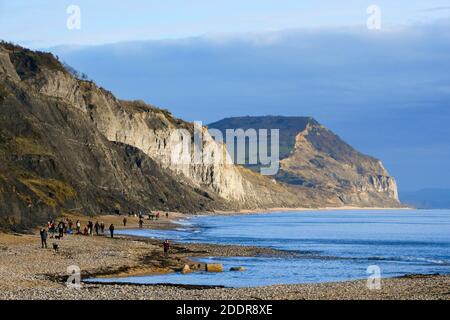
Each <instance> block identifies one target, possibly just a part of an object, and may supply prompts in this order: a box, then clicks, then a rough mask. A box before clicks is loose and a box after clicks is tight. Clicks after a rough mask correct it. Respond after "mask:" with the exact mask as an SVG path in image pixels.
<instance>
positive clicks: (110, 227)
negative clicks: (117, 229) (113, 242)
mask: <svg viewBox="0 0 450 320" xmlns="http://www.w3.org/2000/svg"><path fill="white" fill-rule="evenodd" d="M109 233H110V234H111V238H114V225H113V224H111V225H110V226H109Z"/></svg>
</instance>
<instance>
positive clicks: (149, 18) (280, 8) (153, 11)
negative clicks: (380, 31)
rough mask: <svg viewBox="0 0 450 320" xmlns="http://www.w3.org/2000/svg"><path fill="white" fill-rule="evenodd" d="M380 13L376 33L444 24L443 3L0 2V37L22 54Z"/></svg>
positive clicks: (351, 21) (340, 22) (448, 6)
mask: <svg viewBox="0 0 450 320" xmlns="http://www.w3.org/2000/svg"><path fill="white" fill-rule="evenodd" d="M72 4H75V5H78V6H79V7H80V9H81V21H82V24H81V29H80V30H68V29H67V28H66V20H67V17H68V14H67V13H66V9H67V7H68V6H69V5H72ZM371 4H376V5H378V6H379V7H380V8H381V10H382V21H383V27H385V28H388V27H393V26H401V25H405V24H412V23H423V22H429V21H430V20H435V19H439V18H445V17H448V15H449V12H450V1H449V0H422V1H407V0H395V1H392V0H376V1H375V0H370V1H366V0H346V1H338V0H328V1H327V0H321V1H316V0H226V1H225V0H214V1H212V0H165V1H161V0H128V1H123V0H120V1H114V0H96V1H92V0H89V1H88V0H69V1H67V0H59V1H54V0H33V1H29V0H14V1H11V0H0V38H2V39H6V40H10V41H14V42H17V43H19V44H22V45H26V46H29V47H34V48H37V47H48V46H55V45H61V44H103V43H110V42H119V41H129V40H149V39H167V38H182V37H192V36H199V35H204V34H223V33H226V34H228V33H242V32H266V31H274V30H283V29H291V28H330V27H343V26H360V25H365V22H366V19H367V13H366V9H367V7H368V6H369V5H371Z"/></svg>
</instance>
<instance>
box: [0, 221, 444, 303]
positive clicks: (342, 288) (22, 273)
mask: <svg viewBox="0 0 450 320" xmlns="http://www.w3.org/2000/svg"><path fill="white" fill-rule="evenodd" d="M171 218H176V217H173V216H171ZM118 219H119V218H114V217H104V220H105V221H107V222H108V223H110V222H111V221H114V222H116V225H120V220H118ZM135 223H136V222H135V221H130V226H134V227H136V226H135V225H134V224H135ZM171 226H172V225H171V221H170V220H169V219H167V220H164V219H161V221H159V222H155V223H152V224H151V226H147V227H151V228H170V227H171ZM53 241H58V246H59V251H58V252H54V251H53V250H52V249H51V246H52V242H53ZM48 242H49V249H42V248H41V246H40V239H39V234H38V233H34V234H28V235H20V234H0V299H2V300H23V299H25V300H41V299H45V300H65V299H69V300H72V299H77V300H99V299H107V300H111V299H113V300H119V299H120V300H130V299H131V300H155V299H156V300H177V299H187V300H191V299H192V300H196V299H198V300H204V299H219V300H221V299H224V300H235V299H250V300H251V299H257V300H261V299H262V300H266V299H274V300H285V299H293V300H302V299H352V300H353V299H357V300H360V299H389V300H392V299H402V300H403V299H426V300H428V299H432V300H441V299H442V300H449V299H450V276H448V275H414V276H407V277H399V278H391V279H382V283H381V289H379V290H369V289H368V287H367V285H366V280H357V281H347V282H335V283H320V284H299V285H275V286H266V287H252V288H221V287H200V286H182V285H179V286H176V285H132V284H100V283H95V284H94V283H84V282H82V283H81V288H71V287H68V286H67V285H66V279H67V277H68V272H67V268H68V267H69V266H77V267H79V269H80V270H81V278H82V279H87V278H93V277H126V276H136V275H150V274H164V273H168V272H178V271H179V270H181V269H182V268H183V267H184V266H185V265H186V264H187V265H189V266H190V269H191V270H192V272H195V271H196V270H197V269H198V268H200V266H199V265H197V263H195V262H193V261H190V260H189V257H203V256H211V255H213V256H224V257H225V256H239V255H240V256H258V255H283V254H291V253H289V252H284V251H277V250H273V249H264V248H256V247H244V246H222V245H209V244H182V243H177V244H174V245H173V246H172V249H171V253H170V256H169V257H168V258H165V257H164V255H163V252H162V246H161V241H158V240H151V239H140V238H133V237H128V236H117V237H115V238H114V239H111V238H109V237H107V235H101V236H77V235H66V236H64V238H63V239H61V240H53V239H49V241H48Z"/></svg>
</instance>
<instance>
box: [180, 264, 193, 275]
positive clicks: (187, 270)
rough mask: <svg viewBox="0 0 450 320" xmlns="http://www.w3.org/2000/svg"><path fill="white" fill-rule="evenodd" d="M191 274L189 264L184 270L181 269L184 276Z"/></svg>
mask: <svg viewBox="0 0 450 320" xmlns="http://www.w3.org/2000/svg"><path fill="white" fill-rule="evenodd" d="M190 272H191V268H189V266H188V265H187V264H185V265H184V267H183V269H181V273H182V274H186V273H190Z"/></svg>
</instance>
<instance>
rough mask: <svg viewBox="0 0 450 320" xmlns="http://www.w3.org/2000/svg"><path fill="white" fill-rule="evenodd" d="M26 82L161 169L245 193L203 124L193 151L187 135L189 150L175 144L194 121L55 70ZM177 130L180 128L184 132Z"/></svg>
mask: <svg viewBox="0 0 450 320" xmlns="http://www.w3.org/2000/svg"><path fill="white" fill-rule="evenodd" d="M28 82H30V83H32V85H33V86H34V87H36V88H38V90H39V92H41V93H42V94H44V95H47V96H49V97H54V98H59V99H62V100H64V101H66V102H67V103H69V104H70V105H72V106H73V107H74V108H77V109H79V110H80V111H82V112H83V113H85V114H86V116H87V117H88V118H89V119H90V120H91V121H92V122H93V123H94V124H95V126H96V127H97V128H98V130H99V131H100V132H101V133H102V134H103V135H104V136H105V137H106V138H107V139H108V140H109V141H115V142H121V143H124V144H127V145H131V146H134V147H136V148H138V149H140V150H142V151H143V152H144V153H145V154H147V155H148V156H150V157H151V158H152V159H154V160H155V161H157V162H158V163H159V164H160V165H161V166H162V167H163V168H164V169H168V170H171V171H173V172H174V173H176V174H179V175H182V176H183V177H182V178H184V179H185V180H187V181H188V182H189V183H191V184H193V185H195V186H196V187H202V188H203V187H206V188H210V189H211V190H212V191H214V192H216V193H217V194H219V195H220V196H221V197H223V198H225V199H227V200H235V201H242V200H244V199H245V193H244V188H243V184H242V177H241V175H240V173H239V171H238V170H237V169H236V167H235V166H233V165H232V164H231V162H230V160H228V161H226V159H225V158H226V157H227V153H226V150H225V149H224V147H223V145H221V144H218V143H216V142H215V141H214V140H213V139H212V137H211V136H210V135H209V133H208V131H207V130H206V128H204V127H201V128H198V131H200V132H201V133H202V134H201V135H202V141H201V144H202V148H200V149H201V154H200V156H199V157H196V154H195V152H194V149H193V147H192V141H191V143H190V144H189V145H187V147H188V148H190V152H188V153H186V152H185V149H183V148H181V146H185V145H184V144H183V143H184V141H183V140H182V139H186V138H190V139H191V138H193V133H194V124H193V123H187V122H184V121H182V120H180V119H175V118H173V117H172V116H171V114H170V113H168V112H166V111H164V110H160V109H157V108H155V107H152V106H149V105H146V104H145V103H143V102H139V101H134V102H130V101H121V100H118V99H116V98H115V97H114V96H113V95H112V94H111V93H110V92H108V91H106V90H103V89H101V88H98V87H97V86H96V85H95V84H94V83H92V82H87V81H81V80H77V79H75V78H73V77H72V76H71V75H70V74H68V73H64V72H60V71H57V72H51V71H49V70H44V71H43V72H41V73H40V74H39V75H38V76H37V77H35V78H31V79H28ZM177 130H184V131H185V133H186V136H182V134H178V133H177ZM177 152H178V154H177ZM197 158H198V159H197ZM222 159H224V161H222Z"/></svg>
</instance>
